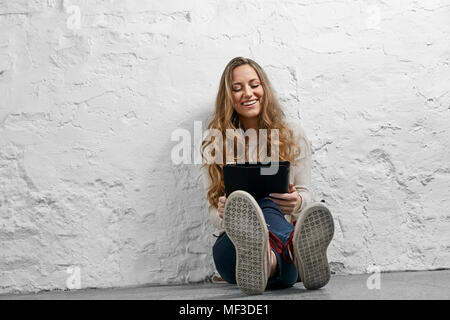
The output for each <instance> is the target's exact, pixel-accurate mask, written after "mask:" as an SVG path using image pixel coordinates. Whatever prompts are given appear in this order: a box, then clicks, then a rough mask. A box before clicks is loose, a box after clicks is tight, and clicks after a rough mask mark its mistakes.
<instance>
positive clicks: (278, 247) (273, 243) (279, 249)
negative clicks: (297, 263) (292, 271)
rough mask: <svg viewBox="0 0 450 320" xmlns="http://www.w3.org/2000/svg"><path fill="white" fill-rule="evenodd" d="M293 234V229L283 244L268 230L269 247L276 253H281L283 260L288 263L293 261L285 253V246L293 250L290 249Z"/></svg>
mask: <svg viewBox="0 0 450 320" xmlns="http://www.w3.org/2000/svg"><path fill="white" fill-rule="evenodd" d="M293 235H294V231H292V232H291V234H290V236H289V240H288V241H287V242H286V245H284V244H283V242H282V241H281V240H280V239H279V238H278V237H277V236H276V235H275V234H274V233H273V232H272V231H269V242H270V247H271V248H272V249H274V250H275V252H276V253H278V254H281V256H282V258H283V260H284V261H286V262H288V263H292V262H293V261H292V259H291V258H290V257H288V256H287V255H286V248H289V250H290V251H291V253H292V252H293V250H292V249H291V248H293V245H292V237H293ZM288 246H289V247H288Z"/></svg>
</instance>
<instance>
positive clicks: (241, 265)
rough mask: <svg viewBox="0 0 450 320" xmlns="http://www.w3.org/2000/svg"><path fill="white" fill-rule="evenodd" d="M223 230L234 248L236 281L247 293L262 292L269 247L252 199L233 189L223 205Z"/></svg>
mask: <svg viewBox="0 0 450 320" xmlns="http://www.w3.org/2000/svg"><path fill="white" fill-rule="evenodd" d="M224 228H225V232H226V233H227V235H228V237H229V238H230V240H231V242H233V244H234V247H235V248H236V282H237V285H238V286H239V288H240V289H241V290H242V291H243V292H245V293H247V294H261V293H263V292H264V290H265V289H266V286H267V281H268V279H269V273H270V266H271V248H270V244H269V231H268V229H267V225H266V221H265V219H264V215H263V213H262V210H261V208H260V206H259V205H258V203H257V202H256V200H255V198H253V196H251V195H250V194H249V193H248V192H245V191H241V190H237V191H234V192H233V193H231V194H230V195H229V196H228V197H227V200H226V202H225V210H224Z"/></svg>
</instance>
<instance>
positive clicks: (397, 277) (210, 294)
mask: <svg viewBox="0 0 450 320" xmlns="http://www.w3.org/2000/svg"><path fill="white" fill-rule="evenodd" d="M369 276H371V275H370V274H367V275H347V276H341V275H334V276H332V277H331V280H330V282H329V283H328V284H327V286H325V287H324V288H322V289H319V290H314V291H310V290H306V289H305V288H304V287H303V285H302V284H301V283H297V284H296V285H295V286H294V287H292V288H289V289H283V290H275V291H266V292H264V294H262V295H258V296H247V295H245V294H243V293H242V292H241V291H240V290H239V288H238V287H237V286H236V285H230V284H226V283H202V284H189V285H179V286H147V287H133V288H130V287H129V288H112V289H81V290H72V291H52V292H40V293H35V294H20V295H17V294H14V295H12V294H8V295H0V300H15V299H38V300H53V299H58V300H80V299H82V300H85V299H86V300H96V299H102V300H111V299H115V300H129V299H133V300H143V299H145V300H185V299H192V300H208V299H218V300H247V299H250V300H259V299H264V300H278V299H279V300H311V299H315V300H317V299H326V300H329V299H342V300H349V299H351V300H360V299H368V300H372V299H388V300H413V299H426V300H428V299H438V300H450V270H440V271H419V272H393V273H381V274H379V276H380V278H379V279H380V282H379V284H380V285H379V289H376V288H374V289H368V286H367V280H368V278H369Z"/></svg>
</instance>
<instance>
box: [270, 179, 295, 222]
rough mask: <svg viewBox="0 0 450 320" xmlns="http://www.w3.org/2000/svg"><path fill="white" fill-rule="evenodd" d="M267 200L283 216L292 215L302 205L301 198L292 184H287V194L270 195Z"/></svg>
mask: <svg viewBox="0 0 450 320" xmlns="http://www.w3.org/2000/svg"><path fill="white" fill-rule="evenodd" d="M266 198H267V199H270V200H272V201H273V202H275V203H276V204H277V205H278V206H279V207H280V209H281V211H283V213H284V214H289V215H290V214H293V213H294V212H297V210H298V209H299V208H300V206H301V205H302V197H301V196H300V195H299V194H298V192H297V190H295V188H294V185H293V184H292V183H290V184H289V193H271V194H269V197H266Z"/></svg>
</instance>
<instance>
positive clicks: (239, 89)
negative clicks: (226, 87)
mask: <svg viewBox="0 0 450 320" xmlns="http://www.w3.org/2000/svg"><path fill="white" fill-rule="evenodd" d="M258 87H259V84H257V85H254V86H252V88H258ZM233 91H235V92H238V91H241V88H235V89H233Z"/></svg>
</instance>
